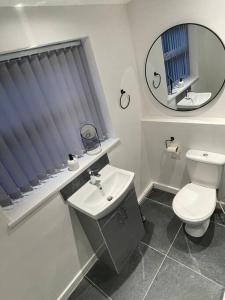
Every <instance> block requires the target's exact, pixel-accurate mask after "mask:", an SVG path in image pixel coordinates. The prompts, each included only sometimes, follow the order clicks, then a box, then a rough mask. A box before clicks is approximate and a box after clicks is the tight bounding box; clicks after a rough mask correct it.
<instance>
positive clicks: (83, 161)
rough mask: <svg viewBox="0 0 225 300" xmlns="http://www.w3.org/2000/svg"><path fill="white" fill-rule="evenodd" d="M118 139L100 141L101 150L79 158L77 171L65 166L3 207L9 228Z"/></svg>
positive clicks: (112, 146) (31, 211)
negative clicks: (11, 204)
mask: <svg viewBox="0 0 225 300" xmlns="http://www.w3.org/2000/svg"><path fill="white" fill-rule="evenodd" d="M119 142H120V140H119V139H118V138H110V139H108V140H106V141H104V142H103V143H102V151H101V152H100V153H98V154H96V155H92V156H90V155H84V156H83V157H82V158H80V159H79V165H80V167H79V169H78V170H77V171H69V170H68V169H67V168H65V169H63V170H62V171H61V172H60V173H57V174H55V175H53V176H52V178H49V179H48V180H46V182H45V183H43V184H41V185H39V186H37V187H34V189H33V190H32V191H31V192H28V193H26V194H24V197H23V198H21V200H18V201H17V202H16V203H15V204H14V205H13V206H10V207H7V208H4V209H3V213H4V215H5V216H6V217H7V219H8V227H9V229H11V228H13V227H14V226H16V225H17V224H18V223H20V222H21V221H22V220H24V219H25V218H26V217H27V216H29V215H30V214H31V213H33V212H34V211H35V210H36V209H37V208H39V207H40V206H41V205H42V204H43V203H44V202H46V201H47V200H48V199H49V198H50V197H52V196H53V195H54V194H56V193H58V192H59V191H60V190H61V189H62V188H63V187H65V186H66V185H67V184H68V183H69V182H71V181H72V180H73V179H74V178H76V177H77V176H78V175H80V174H81V173H82V172H83V171H84V170H86V169H87V168H88V167H89V166H91V165H92V164H93V163H94V162H95V161H97V160H98V159H99V158H100V157H102V156H103V155H104V154H106V153H107V152H110V151H111V150H112V149H113V148H114V147H115V146H116V145H118V144H119Z"/></svg>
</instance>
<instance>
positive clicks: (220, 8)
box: [128, 0, 225, 188]
mask: <svg viewBox="0 0 225 300" xmlns="http://www.w3.org/2000/svg"><path fill="white" fill-rule="evenodd" d="M224 10H225V2H224V1H223V0H208V1H207V4H206V2H205V0H198V1H195V0H189V1H186V2H185V4H184V2H182V1H177V0H170V1H164V0H151V1H149V0H133V1H132V2H131V3H130V4H129V5H128V16H129V21H130V26H131V33H132V37H133V43H134V48H135V53H136V61H137V65H138V72H139V79H140V86H141V91H142V98H141V100H142V118H143V119H145V120H146V121H145V122H143V147H144V148H145V152H146V153H147V159H148V162H149V167H150V172H151V174H150V176H151V179H150V180H153V181H157V182H159V183H162V184H165V185H170V186H172V187H175V188H181V187H182V186H183V185H184V184H186V183H187V181H188V176H187V172H186V160H185V152H186V151H187V149H188V148H192V147H193V148H196V149H202V150H210V151H215V152H216V151H218V152H221V153H225V144H224V136H225V122H224V118H225V92H224V90H223V91H222V92H221V93H220V95H219V96H218V97H217V98H216V99H215V100H214V101H212V102H211V103H210V104H208V105H207V106H205V107H203V108H201V109H199V110H196V111H193V112H177V111H172V110H169V109H167V108H165V107H163V106H162V105H160V104H159V103H158V102H157V101H156V100H155V99H154V98H153V96H152V95H151V93H150V92H149V90H148V88H147V85H146V83H145V78H144V62H145V59H146V55H147V53H148V49H149V48H150V46H151V45H152V43H153V42H154V40H155V39H156V38H157V37H158V36H159V35H160V34H161V33H162V32H164V31H165V30H166V29H168V28H170V27H172V26H174V25H177V24H181V23H188V22H190V23H198V24H202V25H205V26H207V27H209V28H211V29H212V30H213V31H215V32H216V33H217V34H218V35H219V36H220V38H221V39H222V40H223V42H225V18H224ZM223 60H225V55H224V57H223ZM223 63H224V61H223V62H221V64H223ZM223 72H224V73H223V76H224V78H225V69H223ZM168 118H169V119H172V120H173V122H174V123H170V122H164V120H167V119H168ZM182 118H185V124H183V123H182V122H180V121H181V119H182ZM213 118H217V119H216V120H215V119H214V120H213ZM218 118H221V119H220V120H219V119H218ZM153 119H157V122H153V121H152V120H153ZM199 119H204V120H205V123H208V124H204V125H199V124H198V125H197V124H195V122H196V121H197V120H199ZM203 123H204V121H203ZM219 123H221V125H216V124H219ZM171 136H174V137H175V138H176V139H177V140H178V142H180V143H181V147H182V153H181V156H180V159H175V160H174V159H171V158H170V156H168V155H167V153H165V143H164V141H165V139H167V138H170V137H171Z"/></svg>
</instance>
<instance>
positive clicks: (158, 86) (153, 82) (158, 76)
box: [152, 72, 161, 89]
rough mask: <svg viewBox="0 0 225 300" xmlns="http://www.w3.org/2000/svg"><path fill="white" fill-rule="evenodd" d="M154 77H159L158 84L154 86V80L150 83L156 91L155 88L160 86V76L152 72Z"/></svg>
mask: <svg viewBox="0 0 225 300" xmlns="http://www.w3.org/2000/svg"><path fill="white" fill-rule="evenodd" d="M154 76H155V77H159V82H158V84H155V79H153V81H152V85H153V87H154V88H155V89H157V88H158V87H159V86H160V84H161V75H160V74H159V73H157V72H154Z"/></svg>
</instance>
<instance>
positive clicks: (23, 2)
mask: <svg viewBox="0 0 225 300" xmlns="http://www.w3.org/2000/svg"><path fill="white" fill-rule="evenodd" d="M128 2H130V0H0V7H1V6H2V7H4V6H14V7H22V6H58V5H62V6H63V5H64V6H65V5H88V4H125V3H128Z"/></svg>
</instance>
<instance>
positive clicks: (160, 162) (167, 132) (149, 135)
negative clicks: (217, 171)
mask: <svg viewBox="0 0 225 300" xmlns="http://www.w3.org/2000/svg"><path fill="white" fill-rule="evenodd" d="M143 131H144V133H145V137H146V146H147V149H148V154H149V164H150V166H151V174H152V180H153V181H154V182H157V183H160V184H163V185H166V186H171V187H173V188H177V189H180V188H182V187H183V186H184V185H185V184H187V183H188V182H190V181H189V177H188V173H187V165H186V158H185V153H186V152H187V150H188V149H197V150H205V151H211V152H218V153H223V154H225V139H224V138H223V137H224V136H225V123H224V124H220V125H219V124H214V125H212V124H207V123H204V122H202V123H200V122H195V123H194V122H192V123H189V121H187V120H183V121H181V120H177V121H176V120H173V122H171V121H169V120H168V121H166V120H165V121H162V120H161V121H160V119H159V120H152V121H149V120H147V121H145V122H143ZM171 136H174V137H175V138H176V142H177V143H178V144H180V145H181V151H180V155H179V156H178V157H177V158H174V154H171V153H168V152H167V151H166V149H165V140H166V139H168V138H170V137H171ZM223 182H224V180H223ZM223 188H224V187H223ZM223 194H224V193H223Z"/></svg>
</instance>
